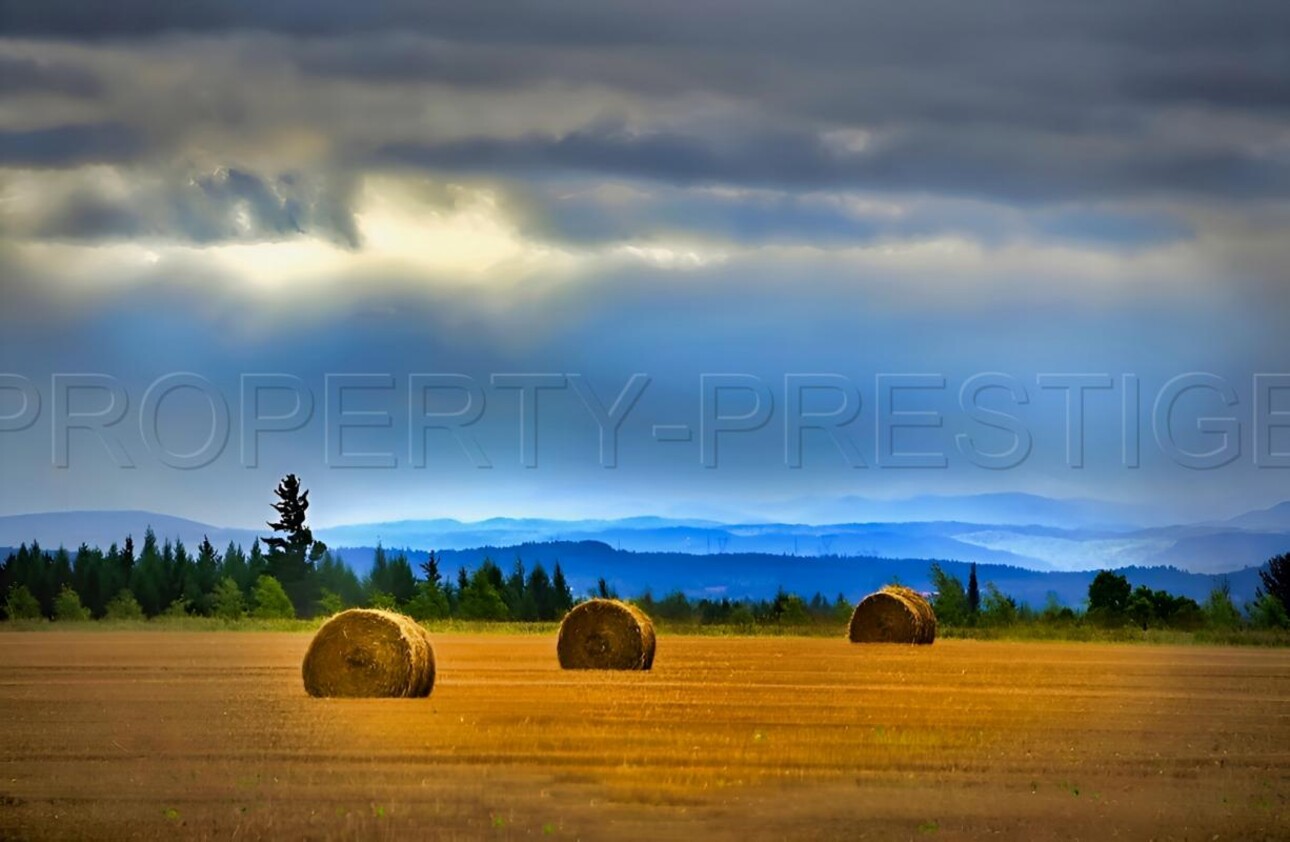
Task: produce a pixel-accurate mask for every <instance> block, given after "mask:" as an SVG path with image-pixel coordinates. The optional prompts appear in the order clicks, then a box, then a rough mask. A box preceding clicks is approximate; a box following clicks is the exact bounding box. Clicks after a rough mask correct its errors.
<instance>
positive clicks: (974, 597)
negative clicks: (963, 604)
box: [967, 561, 981, 617]
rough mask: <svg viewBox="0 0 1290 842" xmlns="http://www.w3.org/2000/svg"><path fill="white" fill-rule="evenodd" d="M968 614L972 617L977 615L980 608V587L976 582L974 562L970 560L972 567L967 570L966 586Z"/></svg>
mask: <svg viewBox="0 0 1290 842" xmlns="http://www.w3.org/2000/svg"><path fill="white" fill-rule="evenodd" d="M967 603H968V614H969V615H970V616H972V617H975V616H976V615H977V612H979V611H980V610H981V588H980V586H979V585H977V582H976V562H975V561H974V562H972V569H971V570H970V571H969V572H968V588H967Z"/></svg>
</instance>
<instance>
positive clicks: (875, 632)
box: [848, 585, 936, 643]
mask: <svg viewBox="0 0 1290 842" xmlns="http://www.w3.org/2000/svg"><path fill="white" fill-rule="evenodd" d="M848 635H849V636H850V638H851V642H852V643H931V642H932V641H934V640H936V613H935V612H934V611H932V606H931V605H929V604H928V602H927V600H925V599H923V596H922V594H919V593H918V592H916V591H912V590H910V589H909V588H903V587H900V586H898V585H888V586H887V587H885V588H883V589H882V590H880V591H878V592H877V593H871V594H869V595H868V596H866V597H865V598H864V599H862V600H860V604H859V605H857V606H856V610H855V612H854V613H853V614H852V615H851V625H850V627H849V629H848Z"/></svg>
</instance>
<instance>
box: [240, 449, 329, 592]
mask: <svg viewBox="0 0 1290 842" xmlns="http://www.w3.org/2000/svg"><path fill="white" fill-rule="evenodd" d="M274 493H275V494H276V495H277V496H278V502H276V503H274V504H273V508H274V510H275V511H277V513H278V519H277V520H273V521H268V526H269V528H270V529H272V530H273V531H274V534H273V535H271V536H269V537H267V538H265V539H264V543H265V545H266V546H267V547H268V548H269V556H268V572H269V575H270V576H272V577H273V578H274V579H276V580H277V581H278V582H279V583H280V584H281V585H282V587H283V589H284V590H286V591H287V593H288V594H289V595H290V597H291V602H292V604H293V605H294V606H295V608H296V613H298V614H303V615H309V614H312V613H313V610H314V607H315V604H316V602H317V593H316V583H315V582H314V579H313V575H312V574H313V572H314V563H315V562H317V561H318V559H320V558H321V557H322V554H323V552H325V551H326V549H327V546H326V545H325V544H323V543H322V542H321V541H315V540H314V534H313V531H312V530H311V529H310V528H309V526H308V525H307V524H306V522H305V520H306V517H307V514H308V511H309V492H308V491H305V490H302V489H301V487H300V480H299V479H298V478H297V477H296V475H295V474H287V475H286V476H285V477H283V478H282V481H281V482H279V483H278V487H277V488H276V489H275V490H274ZM257 586H258V585H257Z"/></svg>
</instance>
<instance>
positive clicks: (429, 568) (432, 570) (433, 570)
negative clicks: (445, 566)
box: [421, 550, 443, 588]
mask: <svg viewBox="0 0 1290 842" xmlns="http://www.w3.org/2000/svg"><path fill="white" fill-rule="evenodd" d="M421 578H422V579H423V580H425V581H427V582H429V583H430V584H432V585H434V586H435V587H436V588H438V587H440V586H441V585H442V584H443V577H442V576H441V575H440V574H439V559H438V557H436V556H435V554H434V550H431V551H430V554H429V555H428V556H426V560H425V561H423V562H421Z"/></svg>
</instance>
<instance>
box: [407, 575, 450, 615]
mask: <svg viewBox="0 0 1290 842" xmlns="http://www.w3.org/2000/svg"><path fill="white" fill-rule="evenodd" d="M449 610H450V609H449V607H448V597H447V596H445V595H444V592H443V590H442V589H440V588H439V587H438V586H437V585H435V584H433V583H431V582H421V583H419V584H418V585H417V594H416V596H414V597H412V600H411V601H410V602H409V603H408V605H407V612H408V616H409V617H411V618H412V619H414V620H442V619H443V618H445V617H447V616H448V614H449Z"/></svg>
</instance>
